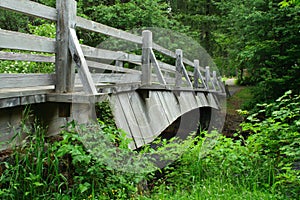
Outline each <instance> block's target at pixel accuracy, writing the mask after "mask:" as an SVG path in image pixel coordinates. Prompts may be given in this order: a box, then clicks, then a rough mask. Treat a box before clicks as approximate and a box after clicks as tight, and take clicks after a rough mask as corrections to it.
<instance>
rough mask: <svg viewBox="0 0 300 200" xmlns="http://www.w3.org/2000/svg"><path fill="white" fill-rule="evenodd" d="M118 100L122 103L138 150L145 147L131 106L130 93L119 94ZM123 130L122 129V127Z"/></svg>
mask: <svg viewBox="0 0 300 200" xmlns="http://www.w3.org/2000/svg"><path fill="white" fill-rule="evenodd" d="M118 98H119V101H120V105H121V107H122V109H123V113H124V115H125V118H126V120H127V125H128V126H129V129H130V133H131V135H132V137H133V139H134V141H135V144H136V146H137V148H139V147H141V146H143V145H144V144H145V142H144V139H143V135H142V134H141V130H140V128H139V126H138V122H137V119H136V116H135V114H134V112H133V110H132V106H131V104H130V99H129V98H130V96H129V94H128V93H120V94H118ZM116 117H117V116H116ZM120 128H122V127H120Z"/></svg>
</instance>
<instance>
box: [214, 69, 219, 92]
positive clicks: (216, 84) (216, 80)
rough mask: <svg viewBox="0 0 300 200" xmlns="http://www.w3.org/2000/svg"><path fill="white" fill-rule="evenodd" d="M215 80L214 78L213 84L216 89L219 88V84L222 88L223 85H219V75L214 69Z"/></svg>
mask: <svg viewBox="0 0 300 200" xmlns="http://www.w3.org/2000/svg"><path fill="white" fill-rule="evenodd" d="M213 80H214V81H213V85H214V88H215V90H217V87H216V86H218V89H221V87H220V85H219V81H218V77H217V72H216V71H213ZM217 91H218V90H217Z"/></svg>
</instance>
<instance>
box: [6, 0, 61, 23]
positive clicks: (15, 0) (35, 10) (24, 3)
mask: <svg viewBox="0 0 300 200" xmlns="http://www.w3.org/2000/svg"><path fill="white" fill-rule="evenodd" d="M0 8H4V9H8V10H12V11H16V12H20V13H23V14H26V15H29V16H34V17H40V18H44V19H49V20H52V21H56V19H57V16H56V9H55V8H51V7H48V6H45V5H42V4H39V3H36V2H33V1H28V0H1V1H0Z"/></svg>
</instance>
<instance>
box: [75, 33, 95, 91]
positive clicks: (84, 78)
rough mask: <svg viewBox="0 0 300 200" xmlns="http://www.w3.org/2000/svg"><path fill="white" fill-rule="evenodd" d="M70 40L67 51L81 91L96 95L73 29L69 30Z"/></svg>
mask: <svg viewBox="0 0 300 200" xmlns="http://www.w3.org/2000/svg"><path fill="white" fill-rule="evenodd" d="M69 31H70V38H69V49H70V52H71V55H72V57H73V60H74V62H75V63H76V65H77V68H78V71H79V76H80V78H81V82H82V84H83V89H84V90H85V92H86V93H87V94H93V95H96V94H97V93H98V92H97V90H96V87H95V84H94V82H93V79H92V77H91V73H90V71H89V68H88V65H87V63H86V60H85V58H84V55H83V52H82V50H81V47H80V44H79V41H78V38H77V35H76V32H75V30H74V29H72V28H70V30H69Z"/></svg>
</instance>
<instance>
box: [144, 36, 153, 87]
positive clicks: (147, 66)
mask: <svg viewBox="0 0 300 200" xmlns="http://www.w3.org/2000/svg"><path fill="white" fill-rule="evenodd" d="M142 36H143V46H142V85H151V63H150V52H151V48H152V32H151V31H148V30H146V31H143V33H142Z"/></svg>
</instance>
